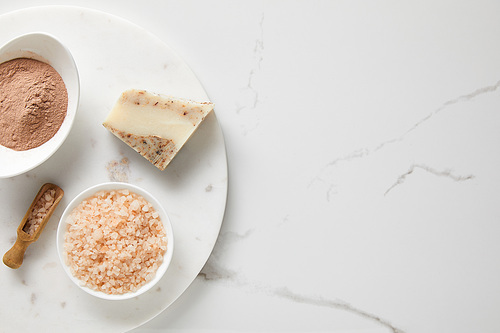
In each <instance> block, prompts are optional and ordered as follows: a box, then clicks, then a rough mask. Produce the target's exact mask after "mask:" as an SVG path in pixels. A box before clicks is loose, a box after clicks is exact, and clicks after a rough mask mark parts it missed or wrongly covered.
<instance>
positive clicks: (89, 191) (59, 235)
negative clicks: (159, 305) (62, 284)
mask: <svg viewBox="0 0 500 333" xmlns="http://www.w3.org/2000/svg"><path fill="white" fill-rule="evenodd" d="M122 189H127V190H129V191H132V192H135V193H136V194H139V195H141V196H143V197H144V198H145V199H146V200H147V201H148V202H149V203H151V204H152V205H153V207H154V208H155V210H156V211H157V212H158V213H159V214H160V217H161V220H162V222H163V226H164V227H165V232H166V234H167V252H166V253H165V255H164V256H163V261H162V263H161V265H160V266H159V267H158V269H157V271H156V273H155V277H154V278H153V280H151V281H150V282H148V283H146V284H145V285H143V286H142V287H141V288H139V289H138V290H137V291H135V292H128V293H124V294H116V295H115V294H106V293H104V292H102V291H96V290H94V289H91V288H88V287H86V286H84V285H82V283H81V281H80V280H79V279H78V278H76V277H75V276H73V274H72V273H71V271H70V270H69V267H68V265H67V264H66V262H65V258H64V255H63V251H64V246H63V245H64V234H65V232H66V229H65V227H66V225H67V224H66V222H65V221H66V219H67V217H68V215H69V214H70V213H71V212H72V211H73V209H74V208H75V207H76V206H77V205H78V204H80V202H82V201H83V200H84V199H85V198H88V197H90V196H92V195H93V194H95V193H97V192H99V191H101V190H109V191H111V190H122ZM56 247H57V254H58V257H59V262H60V263H61V265H62V266H63V270H64V271H65V272H66V275H68V277H69V278H70V280H71V281H72V282H73V283H74V284H76V285H77V286H78V287H79V288H80V289H82V290H83V291H85V292H87V293H88V294H90V295H92V296H96V297H98V298H101V299H106V300H125V299H130V298H134V297H137V296H139V295H141V294H143V293H145V292H147V291H148V290H150V289H151V288H152V287H153V286H155V285H156V284H157V283H158V282H159V281H160V280H161V279H162V277H163V276H164V274H165V272H166V271H167V269H168V267H169V266H170V263H171V262H172V258H173V251H174V235H173V229H172V223H171V221H170V218H169V216H168V214H167V211H166V210H165V208H164V207H163V205H162V204H161V203H160V201H159V200H158V199H156V197H155V196H153V195H152V194H151V193H150V192H149V191H147V190H145V189H143V188H142V187H139V186H137V185H134V184H130V183H125V182H112V181H111V182H104V183H99V184H96V185H93V186H90V187H88V188H86V189H85V190H83V191H81V192H80V193H79V194H77V195H76V196H75V197H74V198H73V199H72V200H71V201H70V203H69V204H68V205H67V206H66V208H65V209H64V212H63V213H62V215H61V218H60V219H59V224H58V226H57V232H56Z"/></svg>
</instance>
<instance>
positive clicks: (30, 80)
mask: <svg viewBox="0 0 500 333" xmlns="http://www.w3.org/2000/svg"><path fill="white" fill-rule="evenodd" d="M79 98H80V81H79V76H78V69H77V67H76V64H75V61H74V59H73V56H72V55H71V52H70V51H69V50H68V48H67V47H66V46H64V44H63V43H62V42H61V41H59V40H58V39H57V38H56V37H55V36H52V35H50V34H47V33H43V32H34V33H29V34H25V35H22V36H19V37H17V38H15V39H13V40H11V41H9V42H7V43H6V44H5V45H4V46H2V47H1V48H0V160H1V161H2V162H3V163H0V178H8V177H13V176H16V175H19V174H22V173H24V172H27V171H29V170H31V169H33V168H35V167H37V166H39V165H40V164H42V163H43V162H45V161H46V160H47V159H48V158H49V157H50V156H52V155H53V154H54V153H55V152H56V151H57V149H58V148H59V147H60V146H61V145H62V143H63V142H64V140H65V139H66V137H67V136H68V134H69V132H70V130H71V127H72V126H73V121H74V119H75V115H76V111H77V109H78V101H79Z"/></svg>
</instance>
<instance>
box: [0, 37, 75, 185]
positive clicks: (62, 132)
mask: <svg viewBox="0 0 500 333" xmlns="http://www.w3.org/2000/svg"><path fill="white" fill-rule="evenodd" d="M29 38H48V39H51V40H52V41H54V42H55V44H56V45H58V48H59V50H62V51H63V53H64V58H65V59H66V61H65V63H66V64H69V65H70V67H71V69H72V70H71V74H69V73H68V74H66V75H64V76H63V75H62V74H61V73H60V71H59V70H58V69H56V67H59V66H58V65H57V64H56V63H55V62H54V61H52V60H53V59H48V58H47V57H45V56H43V55H42V54H40V53H39V51H38V50H35V49H33V48H32V47H29V43H28V42H27V44H26V45H21V47H20V48H16V49H15V50H9V47H10V46H11V45H12V44H15V43H20V41H22V40H23V39H29ZM37 51H38V52H37ZM4 55H7V56H6V57H5V58H4V57H3V56H4ZM22 57H27V58H31V59H35V60H39V61H42V62H45V63H47V64H49V65H50V66H52V67H53V68H54V69H56V71H57V72H58V73H59V75H61V77H62V78H63V80H64V83H65V85H66V90H67V92H68V108H67V111H66V112H67V113H66V117H65V119H64V121H63V123H62V125H61V128H59V130H58V131H57V132H56V133H55V135H54V136H53V137H52V138H51V139H50V140H48V141H47V142H45V143H44V144H42V145H41V146H39V147H35V148H32V149H29V150H24V151H16V150H13V149H10V148H7V147H4V146H0V154H8V155H9V156H10V157H14V159H17V158H20V159H22V158H23V156H26V158H25V159H23V160H21V161H18V163H17V164H18V165H20V167H18V168H16V169H12V168H10V167H9V169H6V170H0V178H10V177H14V176H18V175H20V174H23V173H26V172H28V171H30V170H32V169H34V168H36V167H38V166H40V165H41V164H43V163H44V162H45V161H47V160H48V159H49V158H50V157H51V156H52V155H54V154H55V153H56V152H57V151H58V150H59V148H60V147H61V146H62V144H63V143H64V142H65V141H66V139H67V137H68V136H69V133H70V132H71V129H72V128H73V124H74V121H75V118H76V113H77V111H78V108H79V104H80V90H81V83H80V74H79V71H78V66H77V64H76V62H75V59H74V57H73V54H72V53H71V51H70V49H69V48H68V47H67V46H66V44H65V43H63V42H62V41H61V40H60V39H59V38H57V37H56V36H54V35H53V34H51V33H47V32H44V31H33V32H28V33H24V34H21V35H19V36H17V37H14V38H12V39H10V40H9V41H7V42H6V43H4V44H3V45H1V46H0V63H4V62H7V61H9V60H13V59H16V58H22ZM3 58H4V59H3ZM68 85H69V87H68ZM44 149H45V150H46V152H43V150H44ZM9 156H5V158H9ZM17 156H19V157H17ZM31 158H35V161H34V162H30V163H27V161H26V160H27V159H31Z"/></svg>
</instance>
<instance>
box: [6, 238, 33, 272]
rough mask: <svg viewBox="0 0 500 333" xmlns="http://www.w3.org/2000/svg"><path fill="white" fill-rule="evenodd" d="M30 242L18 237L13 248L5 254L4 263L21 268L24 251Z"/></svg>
mask: <svg viewBox="0 0 500 333" xmlns="http://www.w3.org/2000/svg"><path fill="white" fill-rule="evenodd" d="M29 244H30V242H25V241H23V240H21V239H19V238H17V239H16V242H15V243H14V245H13V246H12V248H11V249H10V250H9V251H7V252H6V253H5V255H4V256H3V263H4V264H5V265H7V266H9V267H10V268H14V269H16V268H19V266H21V264H22V263H23V259H24V252H25V251H26V249H27V248H28V245H29Z"/></svg>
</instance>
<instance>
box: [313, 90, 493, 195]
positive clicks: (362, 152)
mask: <svg viewBox="0 0 500 333" xmlns="http://www.w3.org/2000/svg"><path fill="white" fill-rule="evenodd" d="M499 87H500V81H498V82H496V83H495V84H492V85H488V86H484V87H481V88H478V89H475V90H474V91H472V92H469V93H466V94H463V95H460V96H458V97H456V98H453V99H450V100H447V101H446V102H444V103H442V104H441V105H440V106H439V107H437V108H436V109H435V110H434V111H432V112H430V113H429V114H428V115H427V116H425V117H424V118H422V119H421V120H419V121H418V122H416V123H415V124H414V125H412V126H411V127H410V128H408V129H407V130H406V131H405V132H404V133H403V134H402V135H400V136H398V137H395V138H392V139H389V140H386V141H384V142H381V143H379V144H376V145H373V146H372V147H364V148H359V149H356V150H355V151H352V152H350V153H348V154H346V155H344V156H341V157H337V158H335V159H333V160H331V161H330V162H328V163H327V164H326V165H325V166H324V167H323V168H322V169H321V171H320V172H319V174H318V175H317V176H316V177H314V178H313V179H312V180H311V182H310V183H309V185H308V188H310V187H311V186H312V185H314V184H315V183H317V182H321V183H324V184H327V189H326V190H325V197H326V201H327V202H330V200H331V195H332V193H334V189H335V184H332V183H331V181H330V180H329V177H328V176H327V173H328V172H329V171H331V170H332V169H333V168H335V167H336V166H337V165H339V163H347V162H351V161H353V160H356V159H360V158H364V157H367V156H369V155H371V154H373V153H376V152H378V151H380V150H382V149H384V148H385V147H387V146H388V145H392V144H395V143H399V142H402V141H404V139H405V138H406V137H407V136H408V135H409V134H410V133H412V132H414V131H416V130H417V129H418V128H419V127H421V126H422V125H423V124H424V123H426V122H428V121H430V120H431V119H432V118H433V117H434V116H436V115H437V114H439V113H441V112H443V111H445V110H446V109H448V108H449V107H451V106H453V105H456V104H459V103H466V102H469V101H472V100H474V99H476V98H480V97H481V96H483V95H487V94H490V93H494V92H496V91H497V90H498V88H499ZM415 168H419V169H422V170H424V171H427V172H429V173H431V174H434V175H437V176H446V177H448V178H451V179H453V180H455V181H464V180H470V179H472V178H474V176H473V175H466V176H460V175H454V174H453V173H452V171H451V169H448V170H442V171H440V170H436V169H435V168H432V167H430V166H427V165H425V164H418V163H416V164H413V165H411V166H410V168H409V170H408V171H407V172H406V173H404V174H402V175H400V176H399V177H398V180H397V181H396V183H395V184H393V185H392V186H390V187H389V188H388V189H387V191H386V192H385V193H384V195H387V194H388V193H389V192H390V191H391V190H392V189H393V188H394V187H395V186H397V185H399V184H401V183H403V182H404V181H405V179H406V178H407V177H408V175H410V174H412V173H413V171H414V170H415Z"/></svg>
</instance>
